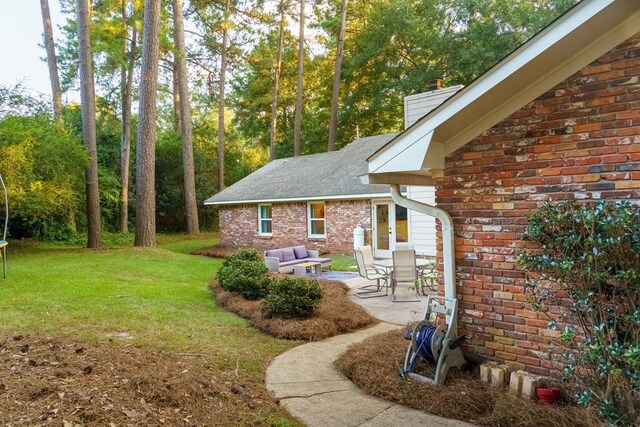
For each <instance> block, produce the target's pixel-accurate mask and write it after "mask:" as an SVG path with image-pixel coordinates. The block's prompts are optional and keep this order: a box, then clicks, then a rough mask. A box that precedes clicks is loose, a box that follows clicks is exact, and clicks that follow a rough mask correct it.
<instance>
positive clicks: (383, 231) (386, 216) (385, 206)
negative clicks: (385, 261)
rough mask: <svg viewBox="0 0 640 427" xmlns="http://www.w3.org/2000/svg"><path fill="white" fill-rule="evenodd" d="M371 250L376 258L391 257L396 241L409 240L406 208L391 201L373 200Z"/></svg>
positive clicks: (405, 241)
mask: <svg viewBox="0 0 640 427" xmlns="http://www.w3.org/2000/svg"><path fill="white" fill-rule="evenodd" d="M372 234H373V250H374V256H375V257H376V258H391V252H393V250H394V249H395V246H396V243H408V242H409V223H408V219H407V209H406V208H403V207H402V206H398V205H396V204H395V203H393V202H389V201H387V202H373V233H372Z"/></svg>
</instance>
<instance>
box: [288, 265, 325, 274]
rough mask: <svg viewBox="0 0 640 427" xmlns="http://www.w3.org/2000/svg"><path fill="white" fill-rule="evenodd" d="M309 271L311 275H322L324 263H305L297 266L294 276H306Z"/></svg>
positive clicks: (295, 266) (294, 268)
mask: <svg viewBox="0 0 640 427" xmlns="http://www.w3.org/2000/svg"><path fill="white" fill-rule="evenodd" d="M307 271H308V272H309V273H311V274H320V273H322V263H321V262H314V261H309V262H303V263H300V264H296V265H294V266H293V274H294V275H295V276H306V275H307Z"/></svg>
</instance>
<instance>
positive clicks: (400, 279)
mask: <svg viewBox="0 0 640 427" xmlns="http://www.w3.org/2000/svg"><path fill="white" fill-rule="evenodd" d="M399 284H400V285H402V284H405V285H407V286H409V287H413V289H414V290H415V293H416V299H415V300H413V299H412V300H397V299H396V288H397V287H398V285H399ZM391 296H392V298H393V302H409V301H420V286H419V284H418V269H417V267H416V252H415V251H414V250H400V251H393V270H392V271H391Z"/></svg>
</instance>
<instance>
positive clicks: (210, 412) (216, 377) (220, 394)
mask: <svg viewBox="0 0 640 427" xmlns="http://www.w3.org/2000/svg"><path fill="white" fill-rule="evenodd" d="M205 359H206V356H200V355H191V356H188V355H187V356H184V355H171V354H165V353H162V352H155V351H145V350H142V349H139V348H136V347H133V346H125V347H122V346H116V345H108V344H103V345H97V344H91V345H90V344H86V343H81V342H70V341H64V340H60V339H52V338H47V337H37V336H24V337H23V336H16V337H4V338H0V424H1V425H13V426H32V425H60V426H62V425H64V426H75V425H128V426H147V425H158V426H159V425H167V426H191V425H216V426H217V425H220V426H227V425H239V424H242V425H256V424H259V425H270V423H269V422H268V421H267V420H266V419H263V418H261V417H269V416H273V414H277V413H281V414H282V411H281V410H280V409H278V408H277V405H276V403H275V402H273V399H272V398H271V397H270V396H269V394H268V392H267V391H266V389H265V388H264V386H263V385H262V384H251V383H247V382H243V381H242V380H241V379H240V378H238V377H237V375H236V373H235V372H224V371H221V370H220V369H217V368H214V367H212V366H211V365H207V363H206V362H207V361H206V360H205ZM265 414H266V415H265ZM283 416H285V417H286V415H283ZM287 418H288V417H287Z"/></svg>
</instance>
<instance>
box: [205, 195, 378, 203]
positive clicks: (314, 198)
mask: <svg viewBox="0 0 640 427" xmlns="http://www.w3.org/2000/svg"><path fill="white" fill-rule="evenodd" d="M388 197H389V193H371V194H340V195H337V196H310V197H291V198H288V199H277V198H276V199H249V200H228V201H224V202H208V201H206V200H205V201H204V205H205V206H216V205H252V204H255V203H293V202H311V201H317V200H326V201H331V200H360V199H384V198H388Z"/></svg>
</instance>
